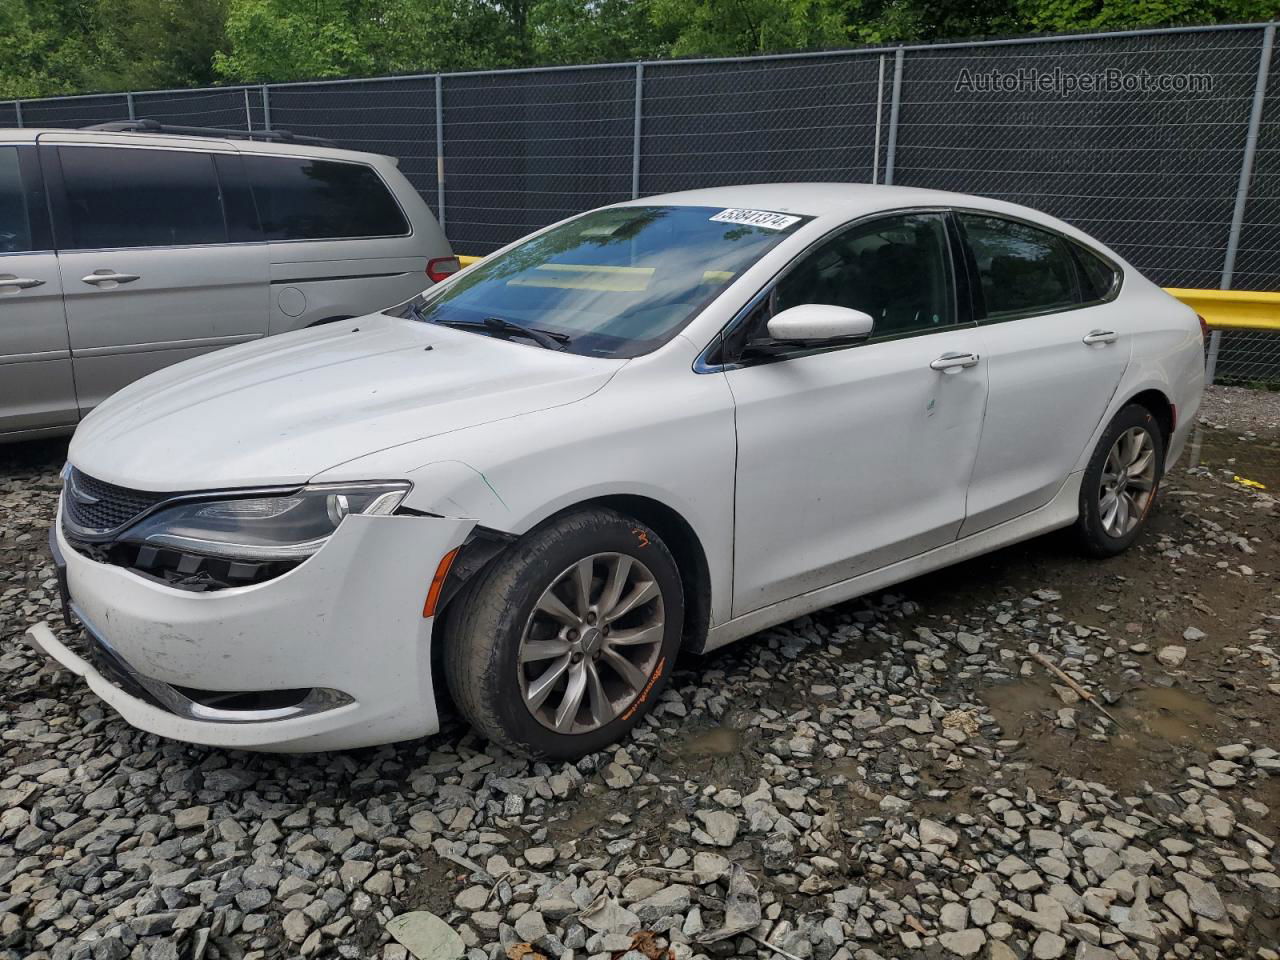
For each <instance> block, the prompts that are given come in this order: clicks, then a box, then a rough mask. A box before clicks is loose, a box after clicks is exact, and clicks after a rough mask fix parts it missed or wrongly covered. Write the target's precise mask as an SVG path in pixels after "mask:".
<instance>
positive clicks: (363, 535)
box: [27, 516, 474, 751]
mask: <svg viewBox="0 0 1280 960" xmlns="http://www.w3.org/2000/svg"><path fill="white" fill-rule="evenodd" d="M473 525H474V524H473V522H472V521H469V520H450V519H442V518H435V517H403V516H391V517H365V516H351V517H348V518H347V519H346V520H344V521H343V523H342V525H341V526H340V527H339V528H338V531H337V532H336V533H335V534H334V535H333V537H332V538H331V539H330V541H329V542H328V543H326V544H325V546H324V547H323V548H322V549H321V550H320V551H319V552H318V553H317V554H316V555H315V556H313V557H312V558H311V559H309V560H308V561H307V562H306V563H304V564H302V565H301V566H299V567H297V568H296V569H294V570H292V571H290V572H289V573H286V574H285V575H283V576H281V577H277V578H276V579H274V580H270V581H268V582H265V583H261V584H255V585H253V586H249V587H239V588H233V589H227V590H219V591H216V592H209V593H195V592H189V591H184V590H179V589H175V588H173V587H169V586H166V585H164V584H161V583H158V582H155V581H152V580H148V579H146V578H144V577H141V576H139V575H137V574H135V573H132V572H130V571H128V570H125V569H123V568H120V567H114V566H109V565H106V564H100V563H96V562H94V561H92V560H89V559H88V558H86V557H84V556H81V555H80V554H78V553H76V552H75V551H74V550H73V549H71V547H70V546H69V545H68V544H67V542H66V540H65V539H63V537H62V532H61V529H60V528H59V529H57V530H56V531H55V537H56V540H57V544H58V547H59V548H60V552H61V553H62V555H63V559H65V562H66V565H67V571H66V573H67V587H68V591H69V594H70V598H71V602H72V604H73V605H74V609H75V613H76V614H77V616H79V617H80V619H81V620H82V621H83V622H84V623H85V625H86V628H87V629H88V631H89V633H90V634H91V636H93V637H95V638H96V641H94V640H91V641H90V642H91V643H96V645H97V647H98V648H99V652H100V653H105V654H106V655H107V656H106V657H105V659H99V664H101V666H100V665H99V664H95V663H91V662H90V661H89V659H87V658H85V657H82V656H80V655H79V654H77V653H76V652H75V651H73V650H72V649H70V648H69V647H68V646H67V645H66V644H64V643H62V642H61V641H59V640H58V638H57V637H56V636H55V635H54V633H53V631H52V630H50V629H49V627H48V626H47V625H45V624H38V625H36V626H35V627H33V628H32V629H31V630H29V631H28V633H27V636H28V639H29V640H30V642H31V643H32V644H33V645H34V646H35V647H37V648H39V649H40V650H42V651H44V652H45V653H46V654H48V655H49V656H50V657H52V658H53V659H55V660H57V661H58V662H59V663H60V664H62V665H63V666H64V667H66V668H67V669H69V670H71V671H72V672H74V673H76V674H78V675H80V676H82V677H84V678H85V680H86V681H87V683H88V684H89V686H90V688H91V689H92V690H93V691H94V692H95V693H96V694H97V695H98V696H99V697H101V698H102V699H103V700H105V701H106V702H107V703H108V704H110V705H111V706H112V707H113V708H114V709H115V710H117V711H118V712H119V713H120V714H121V716H123V717H124V718H125V719H126V720H127V721H129V722H130V723H131V724H133V725H134V726H136V727H139V728H141V729H143V730H147V731H149V732H151V733H156V734H159V735H161V736H166V737H171V738H173V739H176V740H185V741H188V742H191V743H200V744H207V745H211V746H224V747H238V748H243V749H256V750H273V751H310V750H328V749H344V748H350V747H358V746H368V745H372V744H378V743H389V742H393V741H395V740H403V739H408V738H411V737H418V736H422V735H424V734H428V733H433V732H435V731H436V730H437V729H439V719H438V716H437V713H436V705H435V698H434V695H433V692H432V676H431V628H432V621H431V620H429V619H424V618H423V616H422V605H423V601H424V599H425V597H426V594H427V590H428V588H429V586H430V583H431V578H432V575H433V574H434V573H435V570H436V567H437V565H438V564H439V562H440V558H441V557H442V556H444V554H446V553H447V552H448V551H449V550H451V549H453V548H454V547H455V546H457V545H458V544H460V543H461V542H462V540H463V539H464V538H465V537H466V535H467V533H468V532H469V530H470V529H471V527H472V526H473ZM95 659H98V658H95ZM104 668H105V669H104ZM131 678H132V680H133V681H134V682H129V680H130V679H131ZM113 679H114V680H115V681H116V682H113ZM165 685H168V686H171V687H177V688H195V689H198V690H208V691H226V692H244V691H266V690H282V691H283V690H298V689H314V690H317V691H341V693H342V694H345V697H344V698H341V699H342V700H346V702H339V701H338V700H336V699H332V698H330V699H329V700H328V701H327V702H326V697H325V696H324V695H323V694H321V695H319V696H318V697H316V698H313V699H312V700H310V701H308V702H307V703H306V704H305V706H304V708H301V709H292V710H283V711H276V712H272V711H265V712H264V713H263V716H265V717H267V719H259V718H255V717H253V715H252V714H251V713H246V714H243V716H244V717H246V718H248V719H238V720H236V721H235V722H228V720H226V719H199V718H198V715H199V714H200V711H199V710H195V711H191V710H184V709H183V704H182V701H181V699H180V698H181V694H180V691H175V693H177V694H178V698H176V699H175V698H169V697H166V696H163V695H162V696H160V697H157V696H155V695H154V693H155V692H156V691H157V690H159V692H161V693H162V694H163V689H162V688H163V687H164V686H165ZM347 698H349V699H347ZM184 714H185V715H184ZM191 714H196V715H197V716H196V717H193V716H192V715H191ZM205 716H213V717H217V716H219V713H218V711H216V710H214V711H205Z"/></svg>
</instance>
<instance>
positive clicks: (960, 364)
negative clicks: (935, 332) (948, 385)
mask: <svg viewBox="0 0 1280 960" xmlns="http://www.w3.org/2000/svg"><path fill="white" fill-rule="evenodd" d="M980 359H982V358H981V357H979V356H978V355H977V354H976V353H944V354H943V355H942V356H940V357H939V358H938V359H937V360H934V361H933V362H932V363H931V364H929V367H930V368H931V369H933V370H941V371H942V372H943V373H959V372H960V371H961V370H964V369H965V368H966V367H976V366H977V365H978V361H979V360H980Z"/></svg>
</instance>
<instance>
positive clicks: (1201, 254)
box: [0, 24, 1280, 385]
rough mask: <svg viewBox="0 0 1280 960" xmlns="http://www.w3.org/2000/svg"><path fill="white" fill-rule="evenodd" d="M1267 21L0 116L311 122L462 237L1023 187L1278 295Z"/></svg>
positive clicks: (1152, 251)
mask: <svg viewBox="0 0 1280 960" xmlns="http://www.w3.org/2000/svg"><path fill="white" fill-rule="evenodd" d="M1274 38H1275V24H1263V25H1244V26H1225V27H1194V28H1179V29H1167V30H1147V31H1123V32H1117V33H1112V34H1081V35H1075V36H1063V37H1052V38H1027V39H1014V40H998V41H988V42H974V43H956V44H935V45H930V46H904V47H894V48H878V49H863V50H850V51H842V52H838V53H814V54H790V55H780V56H773V57H755V58H744V59H715V60H681V61H666V62H651V63H640V64H637V63H629V64H612V65H601V66H580V67H549V68H535V69H526V70H506V71H494V72H468V73H453V74H442V75H429V76H412V77H391V78H380V79H369V80H352V81H347V80H343V81H324V82H316V83H302V84H275V85H267V86H249V87H219V88H212V89H197V90H176V91H155V92H139V93H132V94H111V95H92V96H80V97H63V98H51V99H45V100H24V101H20V102H17V103H14V102H8V103H0V125H17V126H26V127H37V126H38V127H81V126H86V125H89V124H93V123H101V122H104V121H108V120H119V119H125V118H151V119H156V120H160V121H167V122H170V123H175V124H185V125H191V126H214V127H228V128H234V129H239V130H260V129H266V128H274V129H287V130H291V131H293V132H295V133H300V134H310V135H315V136H324V137H328V138H330V139H332V140H334V141H336V142H337V143H339V144H340V145H341V146H344V147H348V148H352V149H358V150H368V151H372V152H376V153H384V154H389V155H391V156H394V157H397V158H398V159H399V161H400V166H401V169H402V170H403V171H404V173H405V174H406V176H407V177H408V178H409V180H410V182H411V183H413V185H414V187H416V188H417V189H418V190H419V191H420V192H421V193H422V195H423V197H424V198H425V199H426V200H427V202H428V203H429V204H430V205H431V206H432V208H433V209H434V210H435V212H436V214H437V216H438V217H439V219H440V220H441V222H442V223H443V224H444V225H445V228H446V231H447V233H448V235H449V237H450V239H451V240H452V242H453V244H454V247H455V249H457V250H459V251H461V252H464V253H470V254H485V253H489V252H491V251H493V250H495V249H497V248H498V247H500V246H503V245H504V244H506V243H508V242H510V241H511V240H514V239H516V238H517V237H519V236H521V235H523V234H525V233H528V232H529V231H531V230H533V229H536V228H538V227H541V226H544V225H546V224H548V223H551V222H554V221H556V220H559V219H561V218H563V217H567V216H569V215H571V214H574V213H577V212H579V211H582V210H585V209H589V208H591V207H596V206H600V205H603V204H606V203H611V202H614V201H618V200H623V199H628V198H630V197H633V196H646V195H651V194H656V193H665V192H668V191H672V190H684V189H691V188H696V187H705V186H714V185H720V184H731V183H751V182H765V181H860V182H872V183H897V184H907V185H913V186H926V187H935V188H939V189H946V190H957V191H962V192H965V193H976V194H981V195H984V196H991V197H999V198H1001V199H1005V200H1011V201H1014V202H1018V203H1024V204H1027V205H1028V206H1032V207H1035V208H1037V209H1040V210H1044V211H1046V212H1048V213H1052V214H1054V215H1056V216H1058V217H1061V218H1062V219H1064V220H1067V221H1069V222H1071V223H1074V224H1076V225H1077V226H1079V227H1080V228H1081V229H1083V230H1086V231H1088V232H1089V233H1091V234H1092V235H1094V236H1096V237H1098V238H1099V239H1100V240H1102V241H1103V242H1105V243H1107V244H1108V245H1110V246H1111V247H1113V248H1114V249H1115V250H1117V251H1118V252H1119V253H1120V254H1121V255H1122V256H1123V257H1125V258H1126V259H1127V260H1129V262H1131V263H1133V264H1134V265H1135V266H1136V267H1138V268H1139V269H1140V270H1142V271H1143V272H1144V273H1145V274H1146V275H1147V276H1149V277H1151V278H1152V279H1153V280H1155V281H1156V282H1157V283H1160V284H1161V285H1163V286H1171V287H1193V288H1217V287H1231V288H1236V289H1247V290H1266V291H1277V290H1280V65H1277V64H1276V62H1275V61H1276V59H1277V54H1276V44H1275V40H1274ZM1089 78H1094V79H1093V80H1092V81H1090V80H1089ZM1104 81H1105V83H1106V85H1105V86H1103V84H1104ZM1089 83H1092V84H1093V86H1092V87H1091V88H1088V89H1086V88H1085V85H1086V84H1089ZM1161 84H1164V86H1163V87H1162V86H1161ZM1219 348H1220V349H1219V352H1218V367H1217V372H1218V376H1219V377H1220V378H1224V379H1233V380H1238V381H1241V382H1263V383H1269V384H1275V385H1280V333H1270V332H1266V331H1250V332H1247V333H1246V332H1230V333H1228V334H1226V335H1225V337H1223V338H1221V342H1220V343H1219Z"/></svg>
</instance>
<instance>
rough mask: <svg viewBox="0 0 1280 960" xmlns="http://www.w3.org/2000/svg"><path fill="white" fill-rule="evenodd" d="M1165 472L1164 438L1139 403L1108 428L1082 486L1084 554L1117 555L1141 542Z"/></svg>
mask: <svg viewBox="0 0 1280 960" xmlns="http://www.w3.org/2000/svg"><path fill="white" fill-rule="evenodd" d="M1163 473H1164V434H1163V432H1162V431H1161V429H1160V425H1159V424H1158V423H1157V422H1156V418H1155V417H1154V416H1153V415H1152V413H1151V411H1150V410H1148V409H1147V408H1146V407H1143V406H1141V405H1139V404H1136V403H1131V404H1129V405H1128V406H1127V407H1124V408H1123V409H1121V410H1120V412H1119V413H1117V414H1116V415H1115V417H1114V419H1112V421H1111V423H1109V424H1108V425H1107V429H1106V430H1104V431H1103V433H1102V437H1101V438H1100V439H1099V440H1098V445H1097V447H1095V448H1094V451H1093V456H1092V457H1090V458H1089V464H1088V466H1087V467H1085V471H1084V479H1083V481H1082V482H1081V485H1080V515H1079V517H1078V518H1077V520H1076V526H1075V531H1076V537H1077V539H1078V540H1079V542H1080V544H1081V546H1082V547H1083V548H1084V550H1085V552H1087V553H1089V554H1091V555H1093V556H1095V557H1114V556H1115V555H1116V554H1119V553H1123V552H1124V551H1125V550H1127V549H1129V547H1130V546H1131V545H1132V544H1133V541H1135V540H1136V539H1138V535H1139V534H1140V533H1141V532H1142V528H1143V527H1144V526H1146V522H1147V518H1148V517H1149V516H1150V515H1151V510H1152V508H1153V507H1154V506H1155V502H1156V494H1157V493H1158V491H1159V488H1160V479H1161V477H1162V475H1163Z"/></svg>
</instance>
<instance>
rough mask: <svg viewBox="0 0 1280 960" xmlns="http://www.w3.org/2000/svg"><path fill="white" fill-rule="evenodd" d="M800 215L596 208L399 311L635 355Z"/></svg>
mask: <svg viewBox="0 0 1280 960" xmlns="http://www.w3.org/2000/svg"><path fill="white" fill-rule="evenodd" d="M808 219H809V218H808V217H797V216H791V215H789V214H779V213H770V212H766V211H753V210H725V209H723V208H720V207H665V206H662V207H660V206H653V207H615V208H612V209H607V210H595V211H592V212H591V213H587V214H584V215H583V216H581V217H578V218H577V219H575V220H571V221H570V222H568V223H565V224H562V225H561V226H558V227H556V228H555V229H553V230H548V231H547V232H546V233H542V234H539V235H538V236H536V237H533V238H531V239H529V240H526V241H525V242H524V243H522V244H520V245H519V246H517V247H514V248H513V249H511V250H508V251H507V252H506V253H504V254H501V255H499V256H495V257H493V258H491V259H488V260H485V261H483V262H481V263H479V264H477V265H476V266H474V267H473V268H471V270H469V271H468V272H467V273H465V274H463V275H462V276H460V277H458V278H457V279H456V280H453V281H452V282H450V283H448V284H446V285H445V286H444V287H443V288H442V289H440V290H439V291H438V292H436V291H427V292H426V293H425V294H424V295H423V296H422V297H421V298H419V299H417V300H415V301H413V302H411V303H410V304H409V306H408V307H407V308H406V309H405V310H404V311H401V315H402V316H416V317H417V318H418V319H421V320H425V321H428V322H432V323H442V324H457V325H459V326H463V327H467V328H469V329H475V330H476V331H477V332H482V333H486V334H489V335H492V336H511V331H510V328H509V327H506V326H505V324H512V323H514V324H519V325H520V326H522V327H528V328H533V329H536V330H538V331H542V332H543V333H544V334H548V335H550V336H551V337H554V338H555V339H556V340H557V341H558V342H559V344H560V345H561V347H562V348H563V349H565V350H568V351H570V352H572V353H580V354H586V355H590V356H597V357H635V356H639V355H640V354H643V353H648V352H649V351H650V350H653V349H655V348H656V347H658V346H659V345H661V344H662V343H665V342H666V341H667V340H669V339H670V338H671V337H673V336H675V335H676V334H677V333H679V332H680V330H682V329H683V328H684V326H685V325H686V324H687V323H688V322H689V321H690V320H692V319H693V317H694V316H696V315H697V313H698V311H699V310H701V309H702V308H703V307H704V306H705V305H706V304H707V303H709V302H710V301H711V299H712V298H713V297H715V296H716V295H717V294H719V293H720V292H721V291H722V290H723V289H724V288H725V287H726V286H728V285H729V284H730V283H731V282H732V281H733V280H734V279H735V278H736V277H737V276H738V275H739V274H741V273H742V271H744V270H745V269H746V268H747V267H749V266H751V264H753V263H754V262H755V261H756V260H758V259H759V258H760V257H761V256H763V255H764V253H765V251H767V250H769V248H771V247H772V246H773V245H774V244H776V243H777V242H778V241H779V240H781V239H782V238H783V237H785V236H786V235H787V234H789V233H791V232H794V231H795V230H796V229H797V228H798V227H799V226H800V225H802V224H803V223H804V222H806V221H807V220H808ZM499 321H505V324H503V323H500V322H499ZM486 324H487V325H486ZM544 339H545V337H544Z"/></svg>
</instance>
